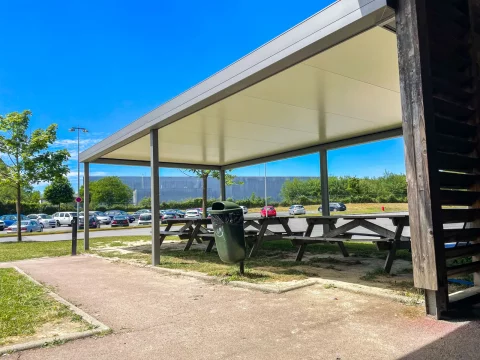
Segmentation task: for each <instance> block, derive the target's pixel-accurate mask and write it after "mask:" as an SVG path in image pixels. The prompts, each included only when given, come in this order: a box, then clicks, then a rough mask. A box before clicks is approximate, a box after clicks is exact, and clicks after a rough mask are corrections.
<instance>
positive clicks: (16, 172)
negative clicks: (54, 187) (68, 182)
mask: <svg viewBox="0 0 480 360" xmlns="http://www.w3.org/2000/svg"><path fill="white" fill-rule="evenodd" d="M30 115H31V112H30V111H29V110H25V111H23V112H22V113H18V112H12V113H10V114H7V115H5V116H0V153H1V154H2V155H4V157H3V160H4V161H3V166H2V167H1V168H0V172H1V173H0V175H1V176H0V183H2V184H5V185H8V186H11V187H13V188H15V190H16V208H17V218H18V219H20V215H21V213H22V205H21V204H22V188H23V187H24V186H27V185H32V184H37V183H39V182H40V181H52V180H53V179H54V178H56V177H59V176H62V175H65V174H66V173H67V172H68V167H67V165H66V164H65V161H66V160H67V159H68V157H69V156H70V154H69V153H68V151H67V150H65V149H62V150H57V151H50V150H49V149H48V148H49V145H51V144H53V142H54V141H55V140H56V139H57V124H51V125H50V126H48V127H47V128H46V129H45V130H43V129H36V130H33V131H30V130H29V124H30ZM17 229H18V231H17V240H18V241H22V233H21V227H20V226H18V227H17Z"/></svg>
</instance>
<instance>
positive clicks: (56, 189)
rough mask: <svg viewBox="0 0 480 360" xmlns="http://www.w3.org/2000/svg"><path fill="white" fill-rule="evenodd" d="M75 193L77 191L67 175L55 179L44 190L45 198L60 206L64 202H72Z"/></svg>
mask: <svg viewBox="0 0 480 360" xmlns="http://www.w3.org/2000/svg"><path fill="white" fill-rule="evenodd" d="M74 194H75V191H74V190H73V187H72V185H70V182H69V181H68V179H67V178H66V177H65V176H62V177H59V178H57V179H54V180H53V181H52V182H51V183H50V184H49V185H47V187H46V188H45V190H44V191H43V196H44V198H45V199H46V200H47V201H48V202H50V203H52V204H54V205H58V206H60V204H62V203H69V202H72V201H73V196H74Z"/></svg>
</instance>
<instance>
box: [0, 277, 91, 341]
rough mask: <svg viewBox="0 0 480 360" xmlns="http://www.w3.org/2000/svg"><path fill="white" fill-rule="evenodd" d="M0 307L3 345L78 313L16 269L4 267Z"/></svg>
mask: <svg viewBox="0 0 480 360" xmlns="http://www.w3.org/2000/svg"><path fill="white" fill-rule="evenodd" d="M0 309H1V311H0V345H4V344H6V343H8V342H10V341H9V338H12V337H15V338H17V337H22V336H28V335H33V334H35V332H36V331H37V329H38V328H39V327H41V326H42V325H44V324H46V323H51V322H57V321H60V320H61V319H64V318H68V317H71V318H72V320H73V318H74V315H75V314H74V313H73V312H72V311H70V310H69V309H68V307H66V306H65V305H63V304H60V303H58V302H56V301H55V300H53V299H51V298H50V297H49V296H48V295H47V294H46V291H45V289H43V288H42V287H40V286H38V285H36V284H34V283H33V282H31V281H30V280H28V279H27V278H25V277H24V276H23V275H21V274H19V273H18V272H17V271H15V270H14V269H0ZM75 321H77V322H79V321H83V320H82V319H81V318H80V319H75Z"/></svg>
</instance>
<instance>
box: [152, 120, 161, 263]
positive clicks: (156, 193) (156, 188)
mask: <svg viewBox="0 0 480 360" xmlns="http://www.w3.org/2000/svg"><path fill="white" fill-rule="evenodd" d="M158 150H159V149H158V129H153V130H150V170H151V176H150V178H151V188H152V197H151V206H152V265H154V266H155V265H158V264H160V174H159V172H158V171H159V168H158V163H159V155H158Z"/></svg>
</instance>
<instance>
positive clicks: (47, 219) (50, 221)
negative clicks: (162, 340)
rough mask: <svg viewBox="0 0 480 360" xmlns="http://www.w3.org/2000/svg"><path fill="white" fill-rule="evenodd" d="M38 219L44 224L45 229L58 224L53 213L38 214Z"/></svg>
mask: <svg viewBox="0 0 480 360" xmlns="http://www.w3.org/2000/svg"><path fill="white" fill-rule="evenodd" d="M37 221H38V222H39V223H40V225H42V227H43V228H44V229H48V228H54V227H56V226H57V223H56V222H55V219H54V218H53V216H52V215H47V214H37Z"/></svg>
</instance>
